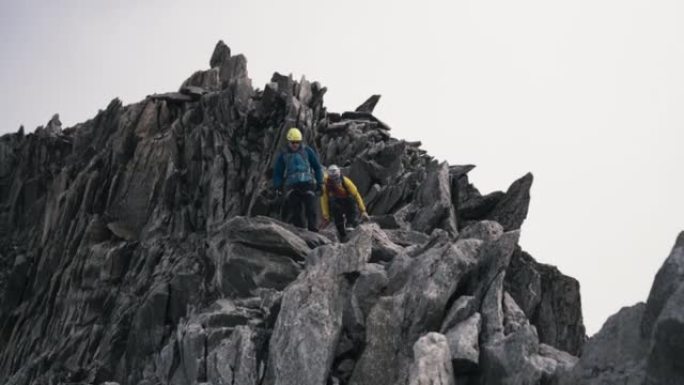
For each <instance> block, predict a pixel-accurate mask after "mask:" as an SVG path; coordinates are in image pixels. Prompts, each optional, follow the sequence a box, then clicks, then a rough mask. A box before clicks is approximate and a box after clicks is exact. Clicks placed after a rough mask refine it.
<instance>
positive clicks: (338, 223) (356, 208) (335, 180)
mask: <svg viewBox="0 0 684 385" xmlns="http://www.w3.org/2000/svg"><path fill="white" fill-rule="evenodd" d="M321 213H322V214H323V227H325V226H326V225H327V224H328V223H329V222H330V216H331V215H332V217H333V220H334V222H335V227H336V228H337V234H338V235H339V237H340V239H341V240H344V239H346V237H347V232H346V230H345V227H346V226H351V227H356V226H357V225H358V223H359V213H360V214H361V218H362V219H363V220H366V221H367V220H369V217H368V214H367V213H366V205H364V204H363V198H362V197H361V194H359V190H358V189H357V188H356V186H355V185H354V183H353V182H352V181H351V179H349V178H347V177H346V176H342V173H341V171H340V168H339V167H337V166H336V165H332V166H330V167H328V173H327V175H325V176H324V177H323V192H322V194H321Z"/></svg>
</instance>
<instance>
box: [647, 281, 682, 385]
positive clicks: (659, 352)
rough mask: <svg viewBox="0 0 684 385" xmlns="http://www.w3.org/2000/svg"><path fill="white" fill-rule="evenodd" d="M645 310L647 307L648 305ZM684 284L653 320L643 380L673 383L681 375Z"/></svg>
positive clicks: (650, 382) (652, 382)
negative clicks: (654, 320) (653, 326)
mask: <svg viewBox="0 0 684 385" xmlns="http://www.w3.org/2000/svg"><path fill="white" fill-rule="evenodd" d="M647 310H648V309H647ZM682 357H684V284H681V285H679V289H677V291H676V292H674V293H673V294H672V295H671V296H670V299H669V300H668V301H667V304H666V305H665V308H664V309H663V311H662V312H661V313H660V315H659V316H658V319H657V320H656V324H655V329H654V334H653V340H652V345H651V351H650V355H649V358H648V366H647V368H646V375H647V377H646V382H645V383H646V384H676V383H677V382H681V381H682V379H684V364H683V363H682V360H681V358H682Z"/></svg>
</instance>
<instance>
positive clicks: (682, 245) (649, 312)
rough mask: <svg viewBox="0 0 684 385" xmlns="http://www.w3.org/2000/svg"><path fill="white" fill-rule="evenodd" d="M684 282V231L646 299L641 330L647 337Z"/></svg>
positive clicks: (659, 271) (657, 275)
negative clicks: (672, 296) (671, 297)
mask: <svg viewBox="0 0 684 385" xmlns="http://www.w3.org/2000/svg"><path fill="white" fill-rule="evenodd" d="M683 282H684V232H682V233H680V234H679V236H678V237H677V241H676V242H675V245H674V247H673V248H672V252H670V256H669V257H668V258H667V260H665V263H664V264H663V266H662V267H661V268H660V269H659V270H658V273H657V274H656V277H655V280H654V281H653V286H652V287H651V292H650V293H649V295H648V300H647V301H646V309H645V312H644V317H643V320H642V321H641V322H642V323H641V332H642V334H643V335H644V336H645V337H648V336H650V334H651V333H652V332H653V328H654V326H655V322H656V319H657V318H658V316H659V315H660V313H661V311H662V310H663V308H664V307H665V305H666V304H667V302H668V301H669V299H670V296H671V295H672V294H673V293H674V292H675V291H677V290H678V289H679V287H680V286H681V284H682V283H683Z"/></svg>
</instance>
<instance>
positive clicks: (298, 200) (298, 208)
mask: <svg viewBox="0 0 684 385" xmlns="http://www.w3.org/2000/svg"><path fill="white" fill-rule="evenodd" d="M288 201H289V204H288V211H289V213H290V223H291V224H293V225H295V226H297V227H300V228H303V227H304V218H302V194H301V193H300V192H299V190H298V189H297V188H293V189H292V190H291V191H290V195H289V199H288Z"/></svg>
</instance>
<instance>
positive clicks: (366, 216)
mask: <svg viewBox="0 0 684 385" xmlns="http://www.w3.org/2000/svg"><path fill="white" fill-rule="evenodd" d="M361 220H362V221H364V222H370V217H369V216H368V214H367V213H361Z"/></svg>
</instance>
